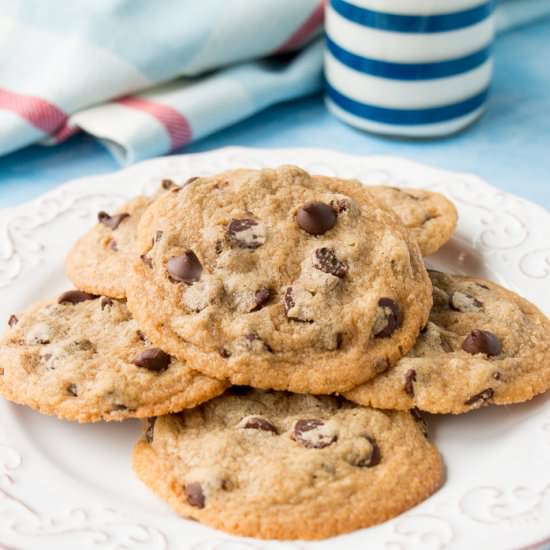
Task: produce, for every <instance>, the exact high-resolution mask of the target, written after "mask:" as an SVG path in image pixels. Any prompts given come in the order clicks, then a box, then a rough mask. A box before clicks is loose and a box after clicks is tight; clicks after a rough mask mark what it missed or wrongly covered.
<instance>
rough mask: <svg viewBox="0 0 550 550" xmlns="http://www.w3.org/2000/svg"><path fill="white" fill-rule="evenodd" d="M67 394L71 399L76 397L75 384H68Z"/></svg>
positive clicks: (76, 389)
mask: <svg viewBox="0 0 550 550" xmlns="http://www.w3.org/2000/svg"><path fill="white" fill-rule="evenodd" d="M67 392H68V393H69V394H70V395H72V396H73V397H78V388H77V387H76V384H69V385H68V386H67Z"/></svg>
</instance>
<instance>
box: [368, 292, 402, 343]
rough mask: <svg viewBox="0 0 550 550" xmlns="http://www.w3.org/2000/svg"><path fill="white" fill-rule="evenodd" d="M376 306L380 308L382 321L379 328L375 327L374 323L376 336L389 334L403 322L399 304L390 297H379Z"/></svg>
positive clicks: (385, 336) (381, 336)
mask: <svg viewBox="0 0 550 550" xmlns="http://www.w3.org/2000/svg"><path fill="white" fill-rule="evenodd" d="M378 307H379V308H380V309H381V315H382V322H383V325H382V327H381V328H377V327H376V324H375V333H374V336H375V337H376V338H387V337H388V336H391V335H392V334H393V333H394V331H395V330H397V329H398V328H399V327H400V326H401V325H402V323H403V314H402V313H401V308H400V307H399V304H398V303H397V302H395V301H394V300H392V299H391V298H380V300H378Z"/></svg>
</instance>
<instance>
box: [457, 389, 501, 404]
mask: <svg viewBox="0 0 550 550" xmlns="http://www.w3.org/2000/svg"><path fill="white" fill-rule="evenodd" d="M494 394H495V392H494V390H493V388H487V389H485V390H483V391H481V392H479V393H476V395H472V397H470V399H468V400H467V401H464V405H475V404H476V403H478V402H482V403H486V402H487V401H489V400H490V399H492V398H493V395H494Z"/></svg>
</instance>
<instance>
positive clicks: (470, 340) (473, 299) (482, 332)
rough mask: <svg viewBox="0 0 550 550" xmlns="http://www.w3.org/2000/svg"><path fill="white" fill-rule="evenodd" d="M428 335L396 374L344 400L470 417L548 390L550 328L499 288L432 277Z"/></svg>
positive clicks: (394, 370)
mask: <svg viewBox="0 0 550 550" xmlns="http://www.w3.org/2000/svg"><path fill="white" fill-rule="evenodd" d="M430 275H431V279H432V284H433V292H434V306H433V309H432V312H431V314H430V321H429V322H428V325H427V326H426V329H425V330H424V331H423V332H422V334H421V335H420V336H419V338H418V341H417V343H416V345H415V346H414V348H413V349H412V350H411V351H410V352H409V354H408V355H407V356H406V357H404V358H403V359H401V360H400V361H399V363H397V365H396V366H395V367H392V368H391V369H389V370H387V371H386V372H385V373H383V374H381V375H380V376H377V377H376V378H374V379H373V380H371V381H369V382H367V383H366V384H363V385H361V386H359V387H358V388H355V389H354V390H352V391H350V392H347V393H345V396H346V397H347V398H348V399H351V400H353V401H356V402H357V403H361V404H363V405H371V406H373V407H380V408H384V409H399V410H407V409H410V408H412V407H417V408H418V409H420V410H423V411H429V412H432V413H455V414H458V413H464V412H467V411H470V410H472V409H477V408H479V407H482V406H484V405H488V404H492V403H494V404H497V405H508V404H511V403H519V402H522V401H527V400H528V399H531V398H532V397H534V396H535V395H537V394H539V393H542V392H544V391H546V390H548V389H549V388H550V321H549V320H548V319H547V318H546V317H545V316H544V315H543V314H542V313H541V312H540V311H539V310H538V309H537V308H536V307H535V306H534V305H532V304H530V303H529V302H528V301H527V300H525V299H523V298H521V297H520V296H518V295H517V294H514V293H513V292H511V291H509V290H506V289H504V288H502V287H500V286H499V285H497V284H495V283H492V282H489V281H485V280H483V279H477V278H475V277H465V276H460V275H445V274H443V273H440V272H437V271H432V272H430Z"/></svg>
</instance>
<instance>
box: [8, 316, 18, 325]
mask: <svg viewBox="0 0 550 550" xmlns="http://www.w3.org/2000/svg"><path fill="white" fill-rule="evenodd" d="M18 322H19V319H18V318H17V317H16V316H15V315H10V318H9V319H8V326H10V327H13V326H15V325H16V324H17V323H18Z"/></svg>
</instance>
